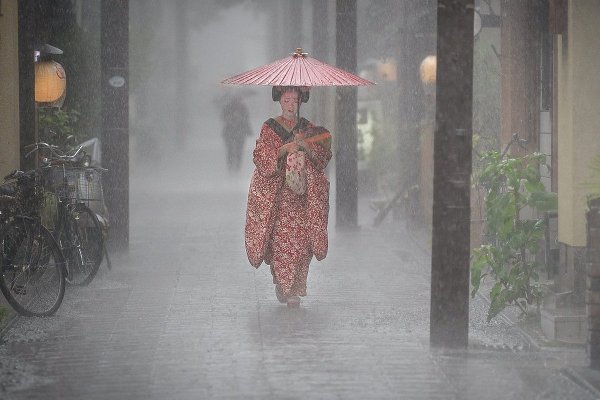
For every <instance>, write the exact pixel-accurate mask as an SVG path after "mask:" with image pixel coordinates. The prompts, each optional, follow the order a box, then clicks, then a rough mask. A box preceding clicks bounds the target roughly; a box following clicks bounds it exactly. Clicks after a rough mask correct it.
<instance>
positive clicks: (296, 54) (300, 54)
mask: <svg viewBox="0 0 600 400" xmlns="http://www.w3.org/2000/svg"><path fill="white" fill-rule="evenodd" d="M292 55H293V56H294V58H295V57H306V56H307V55H308V53H303V52H302V47H296V51H295V52H293V53H292Z"/></svg>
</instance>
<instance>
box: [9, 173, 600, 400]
mask: <svg viewBox="0 0 600 400" xmlns="http://www.w3.org/2000/svg"><path fill="white" fill-rule="evenodd" d="M199 170H200V171H206V170H207V169H206V168H203V166H201V168H199ZM209 170H210V169H209ZM182 171H186V170H185V169H183V170H182ZM187 171H189V170H187ZM189 175H190V176H181V174H180V175H179V176H175V175H174V174H173V173H170V174H165V176H159V177H156V178H155V179H154V180H153V181H152V182H154V183H153V184H149V182H150V180H149V179H148V177H146V178H144V179H142V178H139V179H133V180H132V197H131V246H130V252H129V253H128V254H126V255H124V254H120V255H119V254H117V255H114V256H113V265H114V266H113V270H112V271H108V270H107V269H106V267H105V266H102V269H101V272H100V274H99V276H98V277H97V278H96V279H95V280H94V281H93V282H92V284H91V285H90V286H89V287H84V288H73V287H69V288H68V292H67V295H66V297H65V301H64V303H63V305H62V307H61V308H60V310H59V311H58V313H57V315H56V316H54V317H52V318H47V319H31V318H18V319H17V320H16V321H15V322H14V323H13V324H12V326H11V327H10V328H9V329H8V330H6V331H5V332H4V336H3V340H4V343H3V345H2V346H1V347H0V360H2V361H1V363H2V374H1V375H0V376H1V379H2V382H0V397H1V398H3V399H15V400H16V399H45V400H47V399H63V400H66V399H77V400H79V399H125V398H127V399H144V400H150V399H233V398H240V399H242V398H243V399H250V398H253V399H301V398H319V399H322V398H324V399H376V398H378V399H379V398H381V399H385V398H388V399H398V398H403V399H478V400H479V399H499V398H502V399H570V400H572V399H592V398H594V397H593V396H592V395H591V394H590V392H588V391H586V390H585V389H584V388H583V387H581V386H578V385H577V384H576V383H574V382H573V381H571V380H570V379H569V378H568V377H567V376H566V375H565V374H564V373H562V372H561V370H562V368H563V367H564V366H565V365H571V366H573V365H585V362H586V361H585V354H584V352H583V349H574V350H572V351H568V352H564V351H560V352H558V351H556V352H552V351H535V350H533V349H532V348H531V347H530V346H529V345H528V343H527V341H526V340H525V339H524V338H523V336H522V335H521V334H520V333H519V332H518V331H517V330H516V329H514V328H511V327H510V326H508V325H507V324H506V322H503V320H498V321H494V322H493V323H492V324H486V323H485V322H484V321H485V318H484V313H485V304H484V303H483V300H482V299H481V298H479V297H478V298H476V299H474V300H473V301H472V305H471V310H472V311H471V318H472V322H471V349H470V350H469V351H468V352H452V351H440V350H433V349H430V347H429V340H428V334H429V332H428V324H429V269H430V256H429V249H428V246H429V240H428V238H427V235H426V234H425V233H424V232H420V231H419V230H414V229H412V230H411V231H407V230H406V228H405V224H403V223H397V222H393V221H392V220H391V219H390V218H388V220H386V221H385V222H384V224H383V225H382V226H380V227H379V228H371V223H370V222H371V221H372V214H369V213H368V212H367V211H365V212H364V213H362V214H361V220H360V223H361V225H362V227H363V228H362V229H361V230H360V231H357V232H337V231H336V230H335V229H334V228H333V227H331V229H330V231H331V238H330V251H329V256H328V258H327V259H326V260H324V261H323V262H314V263H313V264H312V265H311V268H312V269H311V272H310V274H309V288H308V289H309V295H308V296H307V297H306V298H305V299H303V302H302V305H301V308H300V309H287V308H286V307H285V306H283V305H281V304H279V303H278V302H277V300H276V299H275V294H274V290H273V285H272V283H271V277H270V273H269V270H268V268H266V267H265V266H264V265H263V266H261V268H259V269H258V270H256V271H255V270H254V269H253V268H252V267H251V266H250V265H249V264H248V262H247V260H246V256H245V252H244V247H243V221H244V211H245V209H244V204H245V198H246V193H245V185H246V183H245V180H246V179H247V177H246V176H243V175H244V174H242V175H241V176H240V177H235V178H229V179H228V178H227V177H226V176H222V177H220V178H219V177H218V176H217V178H219V179H215V176H214V175H210V177H209V175H208V174H206V175H202V174H201V173H190V174H189ZM169 176H170V177H171V178H173V179H171V180H169ZM168 182H170V183H168ZM362 204H363V206H362V207H363V208H364V209H365V210H368V207H366V201H365V200H363V201H362ZM331 220H332V218H331V217H330V221H331Z"/></svg>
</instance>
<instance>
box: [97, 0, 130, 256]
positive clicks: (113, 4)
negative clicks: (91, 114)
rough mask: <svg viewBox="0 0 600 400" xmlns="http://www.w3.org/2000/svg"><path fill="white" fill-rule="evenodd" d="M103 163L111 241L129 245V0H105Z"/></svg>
mask: <svg viewBox="0 0 600 400" xmlns="http://www.w3.org/2000/svg"><path fill="white" fill-rule="evenodd" d="M101 15H102V16H101V34H100V37H101V38H100V46H101V64H102V74H101V76H102V85H101V86H102V164H103V166H104V167H105V168H108V172H107V173H106V174H105V175H104V197H105V200H106V205H107V207H108V212H109V216H110V224H111V232H110V242H111V243H112V244H113V246H114V247H116V248H119V249H126V248H127V247H128V246H129V107H128V104H129V1H128V0H102V5H101Z"/></svg>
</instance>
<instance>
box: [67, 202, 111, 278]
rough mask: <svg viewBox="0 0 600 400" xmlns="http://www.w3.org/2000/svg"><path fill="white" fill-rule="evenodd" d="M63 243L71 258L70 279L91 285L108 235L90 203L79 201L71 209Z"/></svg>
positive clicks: (69, 260)
mask: <svg viewBox="0 0 600 400" xmlns="http://www.w3.org/2000/svg"><path fill="white" fill-rule="evenodd" d="M61 244H62V249H63V253H64V254H65V259H66V260H67V270H68V274H67V282H68V283H69V284H71V285H88V284H89V283H90V282H91V281H92V280H93V279H94V277H95V276H96V273H98V269H99V268H100V264H101V263H102V257H103V255H104V238H103V236H102V228H101V227H100V223H99V222H98V218H97V217H96V215H95V214H94V213H93V212H92V210H90V209H89V208H88V207H87V206H85V205H83V204H77V205H75V206H74V207H73V208H71V209H70V210H69V212H68V214H67V223H66V226H65V232H64V235H63V238H62V239H61Z"/></svg>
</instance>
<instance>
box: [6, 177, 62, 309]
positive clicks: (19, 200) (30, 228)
mask: <svg viewBox="0 0 600 400" xmlns="http://www.w3.org/2000/svg"><path fill="white" fill-rule="evenodd" d="M4 179H5V181H7V182H6V183H5V184H4V185H2V186H0V226H1V229H0V290H1V291H2V293H3V294H4V297H5V298H6V300H7V301H8V303H9V304H10V305H11V306H12V307H13V308H14V309H15V311H17V312H18V313H19V314H21V315H24V316H49V315H52V314H54V313H55V312H56V311H57V310H58V308H59V307H60V305H61V303H62V301H63V297H64V294H65V281H66V276H67V270H66V267H65V260H64V257H63V254H62V252H61V250H60V248H59V246H58V243H57V242H56V240H55V239H54V237H53V236H52V234H51V233H50V232H49V231H48V229H46V228H45V227H44V226H43V225H42V223H41V221H40V216H39V213H38V210H39V209H40V206H41V203H42V202H43V194H42V189H41V187H40V185H39V174H38V171H36V170H32V171H29V172H23V171H14V172H12V173H11V174H9V175H7V176H6V177H5V178H4Z"/></svg>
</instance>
